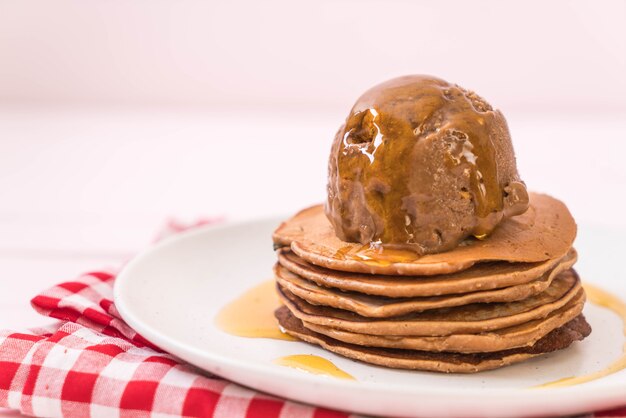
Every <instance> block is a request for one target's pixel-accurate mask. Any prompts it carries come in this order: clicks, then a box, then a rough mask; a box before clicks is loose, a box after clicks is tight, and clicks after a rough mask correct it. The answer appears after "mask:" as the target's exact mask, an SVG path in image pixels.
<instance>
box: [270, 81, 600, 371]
mask: <svg viewBox="0 0 626 418" xmlns="http://www.w3.org/2000/svg"><path fill="white" fill-rule="evenodd" d="M327 192H328V199H327V202H326V204H325V205H318V206H313V207H310V208H307V209H304V210H302V211H300V212H299V213H297V214H295V215H294V216H293V217H292V218H290V219H288V220H286V221H285V222H283V224H282V225H280V227H279V228H278V229H277V230H276V231H275V232H274V235H273V241H274V245H275V248H276V251H277V257H278V262H277V263H276V265H275V268H274V274H275V282H276V288H277V291H278V294H279V296H280V299H281V301H282V303H283V306H281V307H280V308H279V309H278V310H277V311H276V312H275V315H276V317H277V319H278V321H279V323H280V326H281V328H282V330H283V331H284V332H286V333H287V334H289V335H291V336H293V337H296V338H298V339H301V340H303V341H306V342H309V343H312V344H316V345H319V346H321V347H323V348H325V349H327V350H329V351H332V352H335V353H337V354H340V355H343V356H345V357H349V358H352V359H356V360H360V361H363V362H367V363H372V364H376V365H381V366H386V367H393V368H403V369H415V370H429V371H438V372H458V373H471V372H478V371H482V370H488V369H494V368H498V367H502V366H506V365H509V364H512V363H516V362H519V361H522V360H525V359H528V358H531V357H535V356H538V355H541V354H544V353H548V352H552V351H556V350H560V349H564V348H566V347H568V346H570V345H571V344H572V343H573V342H575V341H578V340H582V339H583V338H585V337H586V336H588V335H589V333H590V332H591V328H590V326H589V324H588V323H587V322H586V321H585V318H584V316H583V315H582V310H583V305H584V303H585V292H584V290H583V288H582V286H581V283H580V279H579V277H578V275H577V273H576V271H575V270H574V269H573V265H574V263H575V262H576V259H577V253H576V251H575V250H574V248H572V244H573V241H574V238H575V236H576V223H575V222H574V220H573V218H572V216H571V215H570V213H569V211H568V209H567V207H566V206H565V205H564V204H563V203H562V202H560V201H558V200H557V199H554V198H552V197H550V196H548V195H543V194H536V193H531V192H528V191H527V189H526V185H525V184H524V182H523V181H522V180H521V179H520V176H519V174H518V172H517V167H516V162H515V155H514V151H513V146H512V143H511V138H510V135H509V131H508V128H507V124H506V120H505V119H504V116H503V115H502V113H500V112H499V111H497V110H494V109H493V108H492V107H491V106H490V105H489V104H488V103H487V102H486V101H485V100H483V99H482V98H481V97H479V96H478V95H476V94H475V93H473V92H470V91H468V90H465V89H463V88H461V87H459V86H457V85H454V84H450V83H447V82H445V81H443V80H440V79H437V78H434V77H428V76H407V77H400V78H396V79H393V80H390V81H387V82H385V83H383V84H380V85H378V86H376V87H374V88H372V89H370V90H368V91H367V92H365V94H363V95H362V96H361V97H360V98H359V99H358V100H357V102H356V104H355V105H354V107H353V108H352V110H351V112H350V114H349V115H348V118H347V119H346V122H345V124H344V125H343V126H341V128H340V129H339V131H338V132H337V135H336V137H335V139H334V142H333V144H332V148H331V153H330V159H329V165H328V190H327Z"/></svg>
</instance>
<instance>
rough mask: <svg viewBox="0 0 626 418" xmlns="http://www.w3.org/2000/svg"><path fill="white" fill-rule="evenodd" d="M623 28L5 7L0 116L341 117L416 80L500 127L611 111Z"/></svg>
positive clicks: (271, 1)
mask: <svg viewBox="0 0 626 418" xmlns="http://www.w3.org/2000/svg"><path fill="white" fill-rule="evenodd" d="M625 20H626V2H623V1H620V0H607V1H581V0H578V1H563V0H557V1H539V0H530V1H517V2H512V1H498V0H479V1H471V2H470V1H454V0H445V1H438V2H437V1H422V2H417V1H407V0H392V1H384V0H364V1H358V0H339V1H332V0H318V1H309V2H298V1H287V0H266V1H228V2H217V1H199V0H179V1H173V0H134V1H122V0H111V1H84V0H62V1H54V2H50V1H33V0H21V1H9V0H3V1H2V2H1V3H0V101H3V102H7V101H10V102H14V101H18V102H45V103H66V102H70V103H84V102H98V103H130V104H145V103H151V104H154V103H158V104H168V105H169V104H202V105H225V104H227V105H233V106H241V105H251V106H257V105H259V106H268V105H269V106H274V105H277V106H282V105H286V106H289V107H290V108H294V107H295V108H300V107H302V108H324V109H325V110H327V109H340V110H341V111H343V112H345V111H347V107H349V106H350V105H351V103H352V102H353V100H354V99H355V98H356V96H358V94H360V92H362V91H363V90H364V89H365V88H367V87H369V86H370V85H372V83H375V82H378V81H381V80H384V79H386V78H389V77H392V76H396V75H400V74H404V73H427V74H428V73H429V74H435V75H439V76H441V77H442V78H446V79H448V80H450V81H454V82H457V83H459V84H461V85H463V86H466V87H467V88H470V89H474V90H476V91H478V92H479V93H480V94H482V95H483V96H485V97H486V98H487V99H488V100H490V101H491V102H493V103H494V104H495V105H496V106H497V107H500V108H502V109H504V110H505V111H506V110H507V109H514V110H518V109H520V110H529V111H539V112H543V111H550V112H552V111H555V110H556V111H558V110H565V111H572V110H576V111H579V110H580V111H583V112H587V111H602V112H604V111H624V109H626V81H625V77H624V74H626V25H625V24H624V21H625Z"/></svg>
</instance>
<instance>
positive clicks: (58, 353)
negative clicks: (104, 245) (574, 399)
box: [0, 222, 626, 418]
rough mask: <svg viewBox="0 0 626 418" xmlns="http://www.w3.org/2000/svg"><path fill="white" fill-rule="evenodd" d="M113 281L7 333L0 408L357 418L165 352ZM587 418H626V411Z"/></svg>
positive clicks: (48, 306)
mask: <svg viewBox="0 0 626 418" xmlns="http://www.w3.org/2000/svg"><path fill="white" fill-rule="evenodd" d="M203 223H204V222H203ZM168 226H169V231H170V232H176V231H180V230H182V229H184V228H182V227H180V226H179V225H176V224H174V223H170V224H169V225H168ZM162 236H163V235H162ZM162 236H161V237H162ZM114 281H115V272H113V271H97V272H91V273H87V274H84V275H82V276H80V277H79V278H77V279H76V280H74V281H71V282H66V283H62V284H59V285H57V286H54V287H53V288H51V289H48V290H46V291H44V292H42V293H41V294H39V295H38V296H36V297H35V298H34V299H33V300H32V305H33V307H34V308H35V309H36V310H37V311H38V312H40V313H41V314H44V315H48V316H50V317H52V318H57V319H59V320H61V321H63V322H61V323H59V324H57V325H55V326H51V327H49V328H41V329H32V330H28V331H25V332H14V331H0V407H4V408H10V409H15V410H18V411H20V412H22V413H24V414H27V415H33V416H37V417H94V418H96V417H107V418H108V417H122V418H124V417H129V418H130V417H133V418H135V417H137V418H142V417H154V418H161V417H162V418H166V417H179V416H184V417H225V418H237V417H247V418H254V417H259V418H272V417H280V418H291V417H293V418H301V417H302V418H309V417H310V418H340V417H341V418H347V417H349V416H350V415H349V414H346V413H343V412H338V411H331V410H328V409H324V408H318V407H313V406H307V405H303V404H299V403H296V402H291V401H288V400H285V399H279V398H276V397H273V396H269V395H265V394H263V393H260V392H257V391H254V390H251V389H247V388H244V387H242V386H239V385H237V384H235V383H231V382H229V381H226V380H224V379H221V378H219V377H216V376H211V375H208V374H206V373H204V372H202V371H200V370H198V369H196V368H195V367H193V366H190V365H188V364H184V363H182V362H181V361H179V360H177V359H176V358H174V357H173V356H171V355H169V354H167V353H164V352H162V351H160V350H159V349H158V348H156V347H154V346H152V345H151V344H150V343H149V342H148V341H146V340H145V339H144V338H142V337H141V336H140V335H138V334H137V333H136V332H135V331H134V330H133V329H132V328H130V327H129V326H128V325H127V324H126V323H124V321H123V320H122V319H121V318H120V316H119V314H118V312H117V310H116V309H115V305H114V304H113V300H112V299H113V283H114ZM589 416H595V417H626V409H619V410H613V411H605V412H600V413H595V414H591V415H589Z"/></svg>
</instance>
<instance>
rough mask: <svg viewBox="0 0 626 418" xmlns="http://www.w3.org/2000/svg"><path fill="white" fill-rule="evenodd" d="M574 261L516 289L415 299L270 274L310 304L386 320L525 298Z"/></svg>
mask: <svg viewBox="0 0 626 418" xmlns="http://www.w3.org/2000/svg"><path fill="white" fill-rule="evenodd" d="M574 262H575V259H572V258H570V259H569V260H568V261H567V262H563V263H559V264H557V266H556V267H555V268H553V269H552V270H551V271H549V272H547V273H545V274H544V275H543V276H542V277H541V278H539V279H538V280H535V281H532V282H530V283H524V284H520V285H517V286H509V287H505V288H501V289H495V290H488V291H482V292H471V293H464V294H454V295H446V296H430V297H428V296H427V297H416V298H389V297H386V296H371V295H364V294H361V293H357V292H345V291H341V290H336V289H330V288H327V287H323V286H318V285H317V284H315V283H314V282H312V281H309V280H306V279H303V278H301V277H300V276H298V275H296V274H294V273H292V272H290V271H289V270H287V269H286V268H285V267H283V266H282V265H280V264H276V265H275V266H274V275H275V278H276V282H277V283H278V284H279V285H280V286H281V287H282V288H284V289H286V290H288V291H289V292H291V293H293V294H294V295H296V296H298V297H300V298H301V299H304V300H305V301H307V302H309V303H311V304H313V305H324V306H330V307H333V308H338V309H344V310H347V311H351V312H354V313H357V314H359V315H361V316H365V317H368V318H387V317H393V316H400V315H406V314H409V313H412V312H422V311H426V310H430V309H440V308H449V307H454V306H462V305H468V304H472V303H493V302H513V301H517V300H521V299H526V298H528V297H530V296H533V295H536V294H537V293H540V292H543V291H544V290H546V289H547V288H548V286H550V284H551V283H552V280H553V279H554V277H556V276H557V275H558V274H559V273H561V272H562V271H564V270H566V269H568V268H570V267H571V266H572V265H573V264H574Z"/></svg>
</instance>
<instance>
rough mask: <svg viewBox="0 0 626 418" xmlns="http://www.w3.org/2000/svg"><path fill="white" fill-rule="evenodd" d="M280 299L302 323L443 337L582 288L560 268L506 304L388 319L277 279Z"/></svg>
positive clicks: (522, 318)
mask: <svg viewBox="0 0 626 418" xmlns="http://www.w3.org/2000/svg"><path fill="white" fill-rule="evenodd" d="M277 290H278V295H279V297H280V298H281V300H282V302H283V303H284V304H285V306H287V308H289V310H290V311H291V312H292V313H293V314H294V316H296V317H297V318H298V319H300V320H302V321H305V322H307V323H312V324H317V325H322V326H326V327H331V328H337V329H341V330H344V331H349V332H355V333H359V334H372V335H383V336H392V335H394V336H430V337H434V336H445V335H451V334H465V333H469V334H477V333H481V332H488V331H493V330H497V329H502V328H508V327H511V326H515V325H519V324H523V323H524V322H528V321H532V320H535V319H540V318H545V317H546V316H548V315H549V314H550V312H552V311H554V310H556V309H560V308H561V307H563V306H565V305H566V304H567V303H568V302H569V301H570V300H572V299H580V300H583V301H584V298H585V293H584V290H583V289H582V286H581V284H580V279H579V278H578V275H577V274H576V272H575V271H574V270H573V269H569V270H565V271H564V272H562V273H560V274H559V275H558V276H557V277H555V278H554V280H553V281H552V284H551V285H550V286H549V287H548V288H547V289H546V290H545V291H544V292H541V293H539V294H537V295H534V296H531V297H529V298H526V299H524V300H521V301H516V302H508V303H475V304H471V305H464V306H457V307H453V308H443V309H434V310H429V311H424V312H420V313H413V314H409V315H404V316H399V317H393V318H366V317H364V316H360V315H357V314H355V313H354V312H349V311H346V310H342V309H336V308H332V307H328V306H320V305H313V304H310V303H308V302H307V301H305V300H304V299H301V298H299V297H297V296H295V295H294V294H293V293H291V292H289V291H288V290H286V289H284V288H282V287H281V286H280V285H278V284H277Z"/></svg>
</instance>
